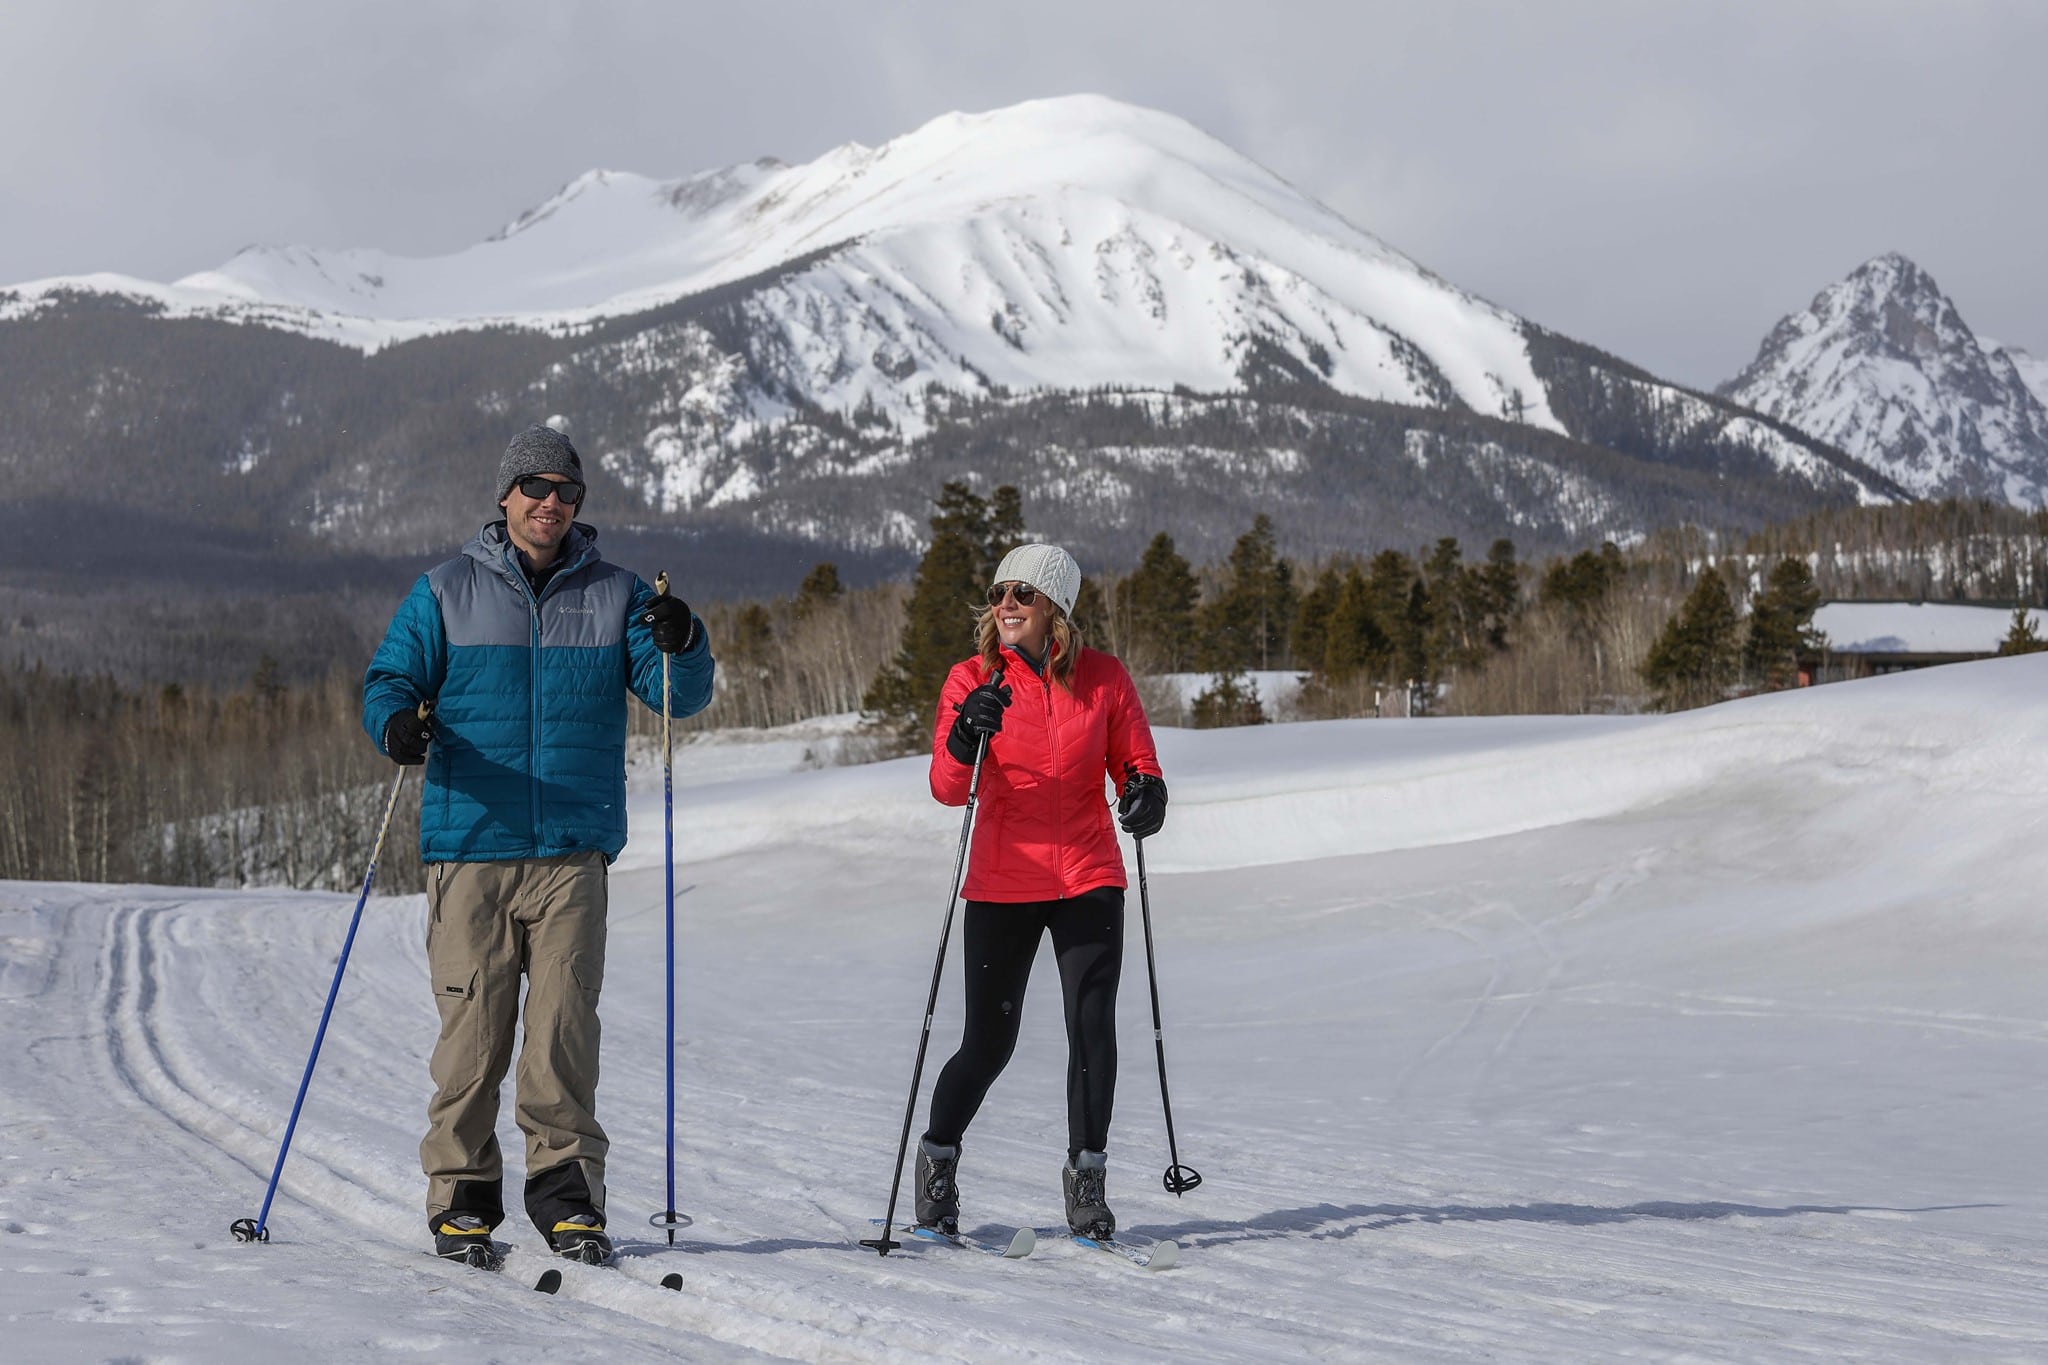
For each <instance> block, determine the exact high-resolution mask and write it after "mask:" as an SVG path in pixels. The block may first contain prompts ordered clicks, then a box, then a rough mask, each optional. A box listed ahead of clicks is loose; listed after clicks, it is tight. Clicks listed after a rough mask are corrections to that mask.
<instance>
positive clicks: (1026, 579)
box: [995, 545, 1081, 616]
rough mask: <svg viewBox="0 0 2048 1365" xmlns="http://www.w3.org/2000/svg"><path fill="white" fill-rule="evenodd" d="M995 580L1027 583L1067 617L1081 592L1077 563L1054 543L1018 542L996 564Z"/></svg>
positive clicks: (1079, 567)
mask: <svg viewBox="0 0 2048 1365" xmlns="http://www.w3.org/2000/svg"><path fill="white" fill-rule="evenodd" d="M995 581H996V582H998V583H1029V584H1030V585H1031V586H1032V587H1034V588H1036V589H1038V590H1039V591H1040V592H1042V593H1044V594H1045V595H1046V596H1047V597H1050V598H1051V599H1052V600H1053V605H1054V606H1056V607H1058V608H1059V609H1060V610H1061V611H1062V612H1063V613H1065V614H1066V615H1068V616H1072V615H1073V614H1074V599H1075V598H1076V597H1078V596H1079V595H1080V592H1081V566H1080V565H1079V564H1076V563H1075V562H1074V557H1073V556H1072V555H1070V554H1068V553H1067V552H1066V551H1065V550H1062V549H1061V548H1060V547H1059V546H1057V545H1019V546H1018V547H1017V548H1016V549H1014V550H1012V551H1010V553H1008V554H1006V555H1004V556H1003V562H1002V563H1001V564H999V565H997V566H996V576H995Z"/></svg>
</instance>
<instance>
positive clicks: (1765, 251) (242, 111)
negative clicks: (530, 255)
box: [0, 0, 2048, 386]
mask: <svg viewBox="0 0 2048 1365" xmlns="http://www.w3.org/2000/svg"><path fill="white" fill-rule="evenodd" d="M0 53H5V54H6V58H7V60H6V66H7V79H6V80H4V81H0V128H4V129H5V133H4V135H0V282H15V281H21V280H27V279H33V278H38V277H42V276H48V275H57V274H76V273H83V272H86V271H93V270H115V271H121V272H123V273H127V274H133V275H140V276H143V277H145V278H149V279H158V280H169V279H174V278H176V277H177V276H180V275H183V274H187V273H189V272H191V271H194V270H198V269H203V268H206V267H209V266H213V265H217V264H219V263H220V262H222V261H224V260H226V259H227V258H228V257H229V256H231V255H232V254H233V253H234V252H235V251H236V250H238V249H239V248H241V247H242V246H244V245H247V244H249V243H252V242H269V243H291V242H297V243H308V244H312V245H319V246H333V247H341V246H375V247H381V248H384V249H386V250H390V251H396V252H400V253H403V254H411V255H429V254H435V253H439V252H444V251H450V250H454V249H457V248H460V247H462V246H465V245H468V244H470V243H472V242H474V241H476V240H478V239H480V238H482V237H484V236H486V235H488V234H489V233H491V232H493V231H495V230H497V229H498V228H499V227H501V226H503V225H504V224H505V223H506V222H507V221H508V220H510V219H511V218H513V217H515V216H516V215H517V214H518V212H519V211H520V210H521V209H523V208H525V207H527V206H529V205H531V204H533V203H535V202H537V201H539V200H541V199H543V198H545V197H547V196H548V195H549V194H550V193H552V192H553V191H554V190H555V189H556V188H558V187H559V186H560V185H562V184H563V183H564V182H566V181H568V180H570V179H572V178H573V177H574V176H576V175H577V174H579V173H581V172H582V171H584V170H588V169H591V168H594V167H606V168H610V169H616V170H630V171H638V172H641V173H643V174H647V175H652V176H657V177H662V178H669V177H675V176H680V175H684V174H688V173H690V172H693V171H697V170H702V169H706V168H709V167H713V166H720V165H726V164H729V163H732V162H735V161H741V160H747V159H751V158H753V157H756V156H762V155H772V156H777V157H780V158H782V159H783V160H785V161H792V162H794V161H805V160H809V159H811V158H813V157H815V156H817V155H818V154H820V153H822V152H824V151H825V150H827V149H828V148H830V147H832V146H835V145H837V144H839V143H842V142H847V141H859V142H864V143H868V144H870V145H872V144H875V143H879V142H883V141H887V140H888V139H889V138H891V137H894V136H896V135H898V134H901V133H904V132H907V131H909V130H910V129H912V128H914V127H916V126H917V125H918V124H920V123H922V122H924V121H925V120H927V119H929V118H931V117H933V116H935V115H938V114H941V113H945V112H947V111H950V110H955V109H961V110H985V109H991V108H995V107H998V106H1001V105H1005V104H1011V103H1014V102H1016V101H1019V100H1023V99H1029V98H1033V97H1037V96H1044V95H1056V94H1070V93H1074V92H1079V91H1093V92H1099V93H1102V94H1107V95H1113V96H1116V97H1118V98H1121V99H1125V100H1130V101H1132V102H1135V103H1140V104H1147V105H1151V106H1153V107H1156V108H1160V109H1165V110H1168V111H1170V112H1172V113H1176V114H1179V115H1181V116H1182V117H1184V118H1187V119H1190V120H1192V121H1193V122H1195V123H1197V124H1199V125H1201V126H1202V127H1203V128H1205V129H1207V130H1208V131H1209V132H1211V133H1213V134H1215V135H1216V136H1218V137H1220V138H1222V139H1223V140H1224V141H1226V142H1228V143H1230V144H1232V145H1233V146H1235V147H1237V148H1238V149H1239V150H1241V151H1243V152H1245V153H1246V154H1248V155H1249V156H1251V157H1253V158H1254V159H1256V160H1258V161H1260V162H1263V163H1264V164H1265V165H1267V166H1269V167H1271V168H1272V169H1273V170H1275V171H1277V172H1279V173H1280V174H1281V175H1283V176H1285V177H1287V178H1288V179H1289V180H1290V181H1292V182H1293V183H1294V184H1295V185H1296V186H1297V187H1299V188H1300V189H1302V190H1303V191H1305V192H1307V193H1309V194H1311V195H1314V196H1315V197H1317V198H1319V199H1321V200H1323V201H1324V202H1326V203H1328V204H1330V205H1331V206H1333V207H1334V208H1336V209H1338V210H1339V211H1340V212H1342V213H1344V214H1345V215H1346V216H1347V217H1349V218H1351V219H1352V220H1353V221H1354V222H1356V223H1358V224H1359V225H1360V226H1362V227H1364V228H1366V229H1367V230H1369V231H1371V232H1373V233H1375V234H1377V235H1378V236H1380V237H1382V238H1384V239H1385V240H1387V241H1388V242H1390V243H1392V244H1393V245H1394V246H1396V247H1398V248H1400V249H1401V250H1403V251H1405V252H1407V253H1408V254H1409V255H1411V256H1413V257H1415V258H1416V259H1418V260H1420V261H1421V262H1422V263H1423V264H1424V265H1426V266H1429V267H1430V268H1432V269H1434V270H1435V271H1437V272H1438V273H1439V274H1441V275H1444V276H1445V277H1447V278H1449V279H1450V280H1452V281H1453V282H1455V283H1457V284H1459V285H1462V286H1463V287H1465V288H1467V289H1470V290H1473V291H1475V292H1477V293H1479V294H1482V295H1484V296H1486V297H1488V298H1490V299H1493V300H1494V301H1495V302H1497V303H1500V304H1502V305H1504V306H1506V307H1508V308H1511V309H1514V310H1515V311H1517V312H1519V313H1522V314H1524V315H1525V316H1528V317H1530V318H1533V319H1534V320H1536V321H1538V322H1541V323H1544V324H1546V325H1548V326H1550V327H1553V328H1556V329H1558V330H1561V331H1563V332H1566V333H1568V334H1571V335H1574V336H1577V337H1579V338H1581V339H1583V340H1586V341H1590V342H1592V343H1594V344H1595V345H1598V346H1601V347H1604V348H1606V349H1608V350H1611V351H1615V352H1617V353H1619V354H1621V355H1623V356H1625V357H1627V358H1629V359H1631V360H1634V361H1636V362H1637V363H1639V364H1642V365H1645V366H1647V367H1648V368H1650V369H1652V370H1655V371H1658V372H1660V373H1663V374H1666V375H1669V376H1671V377H1673V378H1676V379H1679V380H1682V381H1686V382H1690V383H1693V384H1696V385H1702V386H1705V385H1711V384H1713V383H1716V382H1718V381H1720V380H1722V379H1724V378H1727V377H1728V376H1729V375H1731V374H1733V373H1734V372H1735V371H1736V370H1738V369H1739V368H1741V367H1742V366H1743V365H1744V364H1746V363H1747V362H1748V360H1749V359H1750V358H1751V356H1752V355H1753V354H1754V352H1755V349H1756V346H1757V343H1758V341H1759V340H1761V338H1762V336H1763V334H1764V332H1765V331H1766V330H1768V329H1769V327H1770V326H1771V324H1772V323H1774V322H1775V321H1776V320H1777V319H1778V318H1779V317H1781V316H1782V315H1784V314H1785V313H1787V312H1790V311H1792V310H1793V309H1795V308H1797V307H1800V306H1802V305H1803V304H1804V303H1805V302H1806V301H1807V300H1808V299H1810V298H1811V297H1812V296H1813V295H1814V294H1815V293H1816V292H1817V291H1818V290H1820V289H1821V288H1822V287H1824V286H1825V285H1827V284H1828V283H1830V282H1831V281H1833V280H1835V279H1837V278H1839V277H1840V276H1842V275H1844V274H1846V273H1847V272H1848V271H1849V270H1851V269H1853V268H1854V267H1855V266H1856V265H1858V264H1859V263H1860V262H1862V261H1864V260H1866V259H1867V258H1869V257H1871V256H1873V255H1876V254H1878V253H1879V252H1883V251H1892V250H1896V251H1903V252H1904V253H1906V254H1907V255H1909V256H1911V257H1912V258H1913V259H1914V260H1916V261H1918V262H1919V263H1920V264H1921V265H1922V266H1923V267H1924V268H1926V269H1927V270H1928V271H1929V272H1931V273H1932V274H1933V275H1934V277H1935V279H1936V280H1938V281H1939V282H1940V283H1941V285H1942V286H1943V287H1944V288H1945V289H1946V290H1947V291H1948V293H1949V294H1950V295H1951V297H1953V298H1954V299H1955V300H1956V302H1957V305H1958V306H1959V307H1960V308H1961V310H1962V313H1963V316H1964V318H1965V319H1966V320H1967V321H1968V322H1969V323H1970V324H1971V326H1973V327H1974V328H1976V329H1977V331H1978V332H1979V333H1981V334H1983V335H1987V336H1991V337H1994V338H1997V339H1998V340H2001V341H2004V342H2007V343H2009V344H2016V345H2022V346H2026V347H2028V348H2029V349H2031V350H2033V351H2035V352H2036V353H2037V354H2043V353H2048V264H2044V259H2048V253H2044V251H2043V241H2044V227H2048V70H2044V68H2048V3H2042V2H2040V0H2003V2H1998V0H1982V2H1979V0H1921V2H1920V3H1904V2H1903V0H1775V3H1769V4H1762V3H1758V4H1750V3H1741V2H1739V0H1686V2H1684V3H1681V2H1680V0H1612V3H1595V2H1594V0H1544V3H1533V2H1532V3H1524V4H1510V3H1484V4H1482V3H1458V2H1457V0H1427V2H1425V0H1417V2H1416V3H1412V4H1392V3H1378V2H1377V0H1329V2H1328V3H1313V4H1310V3H1295V4H1289V3H1284V2H1282V0H1262V2H1261V3H1250V2H1249V0H1246V2H1245V3H1235V4H1216V3H1204V2H1203V0H1174V2H1173V3H1163V4H1153V3H1139V2H1137V0H1132V2H1131V3H1122V2H1121V0H1088V2H1086V3H1071V2H1070V0H1030V3H1026V4H1006V5H989V4H975V3H972V2H971V0H966V2H963V0H948V2H945V3H927V2H926V0H903V3H896V4H882V3H864V2H863V0H840V3H817V4H811V3H802V4H799V3H789V2H786V0H751V3H746V4H733V3H730V2H729V0H727V2H725V3H718V4H697V3H683V2H682V0H673V2H672V3H589V4H566V3H560V4H543V3H535V2H534V0H488V2H487V3H484V2H478V3H470V2H469V0H446V2H444V3H436V2H435V0H405V3H402V4H386V3H376V2H370V0H353V2H347V3H344V2H343V0H293V2H292V3H264V4H252V3H228V2H227V0H191V2H190V3H169V2H166V3H159V4H155V5H145V4H142V3H97V2H95V0H61V3H59V2H58V0H6V3H5V5H4V7H0Z"/></svg>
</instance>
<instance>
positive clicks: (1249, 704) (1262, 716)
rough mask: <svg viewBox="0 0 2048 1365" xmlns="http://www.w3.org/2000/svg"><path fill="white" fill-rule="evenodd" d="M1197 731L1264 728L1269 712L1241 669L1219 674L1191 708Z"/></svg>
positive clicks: (1224, 671)
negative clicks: (1249, 727)
mask: <svg viewBox="0 0 2048 1365" xmlns="http://www.w3.org/2000/svg"><path fill="white" fill-rule="evenodd" d="M1189 709H1190V711H1191V712H1192V716H1191V719H1192V720H1193V722H1194V727H1195V728H1196V729H1197V730H1220V729H1223V728H1225V727H1228V726H1233V725H1264V724H1265V723H1266V710H1265V708H1264V707H1263V706H1261V705H1260V704H1259V694H1258V690H1257V689H1256V688H1254V687H1253V686H1252V685H1251V680H1250V679H1249V678H1247V677H1245V675H1244V670H1243V669H1241V668H1233V669H1223V670H1220V671H1218V673H1217V674H1216V677H1215V680H1214V681H1213V682H1211V683H1210V684H1209V686H1208V687H1207V688H1205V689H1203V691H1202V693H1201V694H1200V695H1199V696H1197V697H1196V698H1195V700H1194V704H1193V706H1192V707H1190V708H1189Z"/></svg>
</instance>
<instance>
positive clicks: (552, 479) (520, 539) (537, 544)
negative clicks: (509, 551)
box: [498, 474, 583, 565]
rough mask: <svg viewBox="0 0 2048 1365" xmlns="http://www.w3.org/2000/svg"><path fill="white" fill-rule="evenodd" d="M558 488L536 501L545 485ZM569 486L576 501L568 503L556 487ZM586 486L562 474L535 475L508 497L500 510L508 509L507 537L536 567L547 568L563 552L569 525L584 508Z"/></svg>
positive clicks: (506, 517)
mask: <svg viewBox="0 0 2048 1365" xmlns="http://www.w3.org/2000/svg"><path fill="white" fill-rule="evenodd" d="M542 481H545V482H546V483H548V484H550V485H554V486H555V487H550V488H548V489H546V490H544V496H542V497H538V498H536V497H534V496H533V495H534V493H536V492H542V491H543V490H542V489H541V486H540V485H541V482H542ZM564 484H566V485H568V487H569V490H570V492H571V494H572V496H574V497H575V498H576V501H574V502H570V503H566V504H565V503H564V502H563V501H562V498H561V494H560V493H558V492H556V491H555V489H556V487H560V486H561V485H564ZM582 494H583V485H582V484H579V483H577V482H576V481H575V480H574V479H571V478H569V477H567V476H566V475H562V474H532V475H528V476H527V477H526V478H523V479H521V480H520V481H519V482H518V483H515V484H513V485H512V488H511V490H510V491H509V492H507V493H506V494H505V500H504V501H503V502H500V503H499V504H498V506H500V507H502V508H504V509H505V534H506V535H508V536H510V537H511V538H512V543H513V544H514V545H517V546H518V547H519V548H520V549H521V550H523V551H524V552H525V553H526V557H527V558H528V559H530V560H532V561H533V562H534V563H535V564H536V565H540V564H546V563H549V562H550V561H552V560H553V559H554V557H555V552H556V551H557V550H559V549H561V548H562V537H564V536H566V535H568V534H569V523H570V522H571V521H572V520H574V518H575V513H576V509H577V507H578V506H580V505H581V499H582Z"/></svg>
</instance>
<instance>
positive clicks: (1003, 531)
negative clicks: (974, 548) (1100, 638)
mask: <svg viewBox="0 0 2048 1365" xmlns="http://www.w3.org/2000/svg"><path fill="white" fill-rule="evenodd" d="M1029 539H1030V537H1029V536H1028V535H1027V534H1026V533H1025V530H1024V495H1023V494H1021V493H1019V492H1018V491H1017V489H1016V486H1015V485H1013V484H1007V483H1006V484H1004V485H1002V486H1001V487H1000V488H998V489H996V491H995V494H994V496H992V497H991V498H990V499H989V504H988V526H987V529H986V531H984V533H983V536H982V543H983V545H984V547H985V549H984V551H983V553H984V554H986V555H987V556H988V576H989V577H990V578H991V579H993V577H994V575H995V571H996V565H998V564H1000V563H1002V562H1003V556H1004V555H1006V554H1008V553H1010V551H1012V550H1014V549H1016V548H1017V547H1018V546H1019V545H1022V544H1023V543H1024V542H1025V541H1027V540H1029ZM1076 609H1077V610H1078V609H1079V602H1078V599H1077V601H1076Z"/></svg>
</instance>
